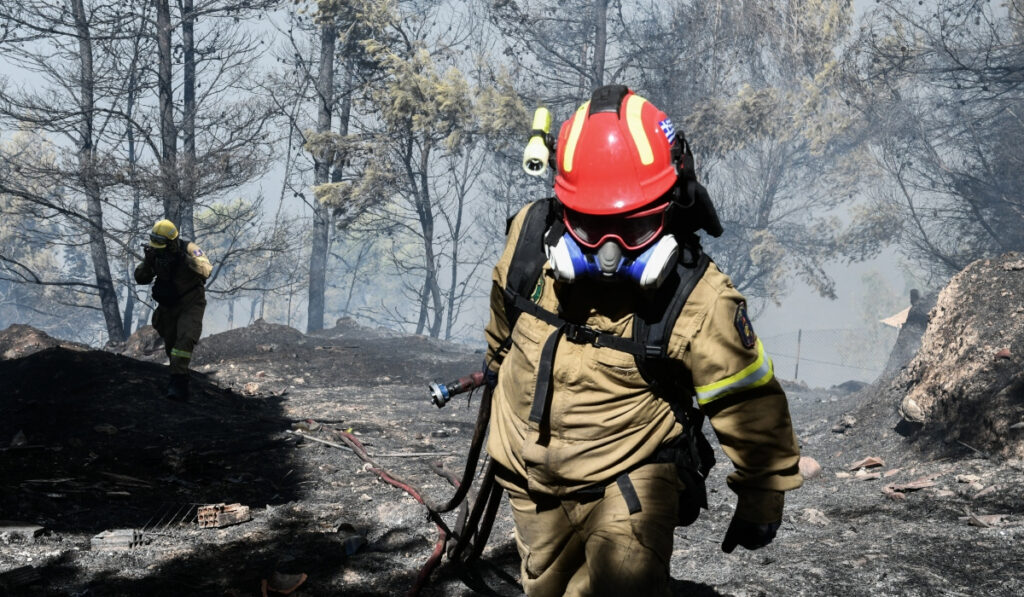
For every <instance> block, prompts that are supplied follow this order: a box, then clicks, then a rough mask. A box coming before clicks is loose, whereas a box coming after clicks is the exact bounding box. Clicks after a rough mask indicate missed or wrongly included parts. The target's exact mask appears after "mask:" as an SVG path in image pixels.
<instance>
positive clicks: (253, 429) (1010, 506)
mask: <svg viewBox="0 0 1024 597" xmlns="http://www.w3.org/2000/svg"><path fill="white" fill-rule="evenodd" d="M0 340H2V338H0ZM0 344H2V342H0ZM45 346H46V345H45V343H44V344H42V345H40V346H38V347H37V349H39V348H41V349H42V350H38V352H34V353H30V354H25V353H28V352H29V351H21V352H15V353H11V352H10V351H7V353H5V354H6V356H4V357H3V358H5V359H6V360H0V412H2V413H3V414H2V417H0V445H2V446H3V447H2V448H0V471H2V472H3V474H2V476H0V519H2V520H4V521H14V522H17V523H19V524H20V525H21V526H25V524H31V525H38V526H39V527H42V528H41V530H38V531H31V530H29V531H17V530H14V529H15V528H16V527H18V526H19V525H14V524H11V523H10V522H2V523H0V527H4V528H6V529H7V530H6V531H4V530H3V528H0V594H6V595H61V596H69V595H78V596H90V597H93V596H96V597H98V596H106V595H147V596H150V597H163V596H168V597H169V596H172V595H173V596H180V595H204V596H205V595H211V596H221V595H238V596H248V595H260V594H261V590H260V588H261V581H262V580H263V579H271V578H272V575H273V574H274V573H275V572H278V573H284V574H296V573H305V574H306V575H307V580H306V581H305V583H304V584H302V585H301V586H300V587H299V588H298V590H297V591H296V592H294V593H292V594H293V595H306V596H319V595H341V594H344V595H395V594H403V593H405V592H406V591H407V590H408V589H409V588H410V587H411V586H412V585H413V583H414V581H415V578H416V575H417V573H418V572H419V570H420V568H421V567H422V566H423V564H424V563H425V562H426V561H427V558H428V556H429V555H430V552H431V550H432V549H433V545H434V542H435V540H436V538H437V530H436V527H435V526H434V525H433V524H432V523H430V522H429V521H428V520H427V518H426V516H425V510H424V508H423V506H421V505H420V504H418V503H417V502H416V501H415V500H414V499H413V498H412V497H410V496H408V495H407V494H406V493H404V492H403V491H402V490H400V489H398V488H396V487H393V486H391V485H388V484H386V483H384V482H382V481H380V480H379V479H378V477H377V476H376V475H375V474H373V473H372V472H370V471H368V470H366V468H365V466H364V463H363V461H361V460H360V459H359V458H357V457H356V455H354V454H352V453H351V452H348V451H345V450H342V449H338V448H334V447H331V446H328V445H325V444H322V443H318V442H314V441H311V440H309V439H303V438H302V437H300V436H298V435H296V434H294V433H292V431H293V430H296V429H300V428H303V427H305V428H311V429H312V430H310V431H308V433H309V434H310V435H312V436H314V437H317V438H320V439H325V440H328V441H334V442H337V441H338V438H337V432H338V431H342V430H351V432H352V433H353V434H354V435H355V436H356V437H357V438H359V439H360V440H361V441H362V442H363V443H364V444H365V445H366V446H367V450H368V451H369V452H370V454H371V455H372V456H374V458H375V460H376V461H377V462H378V463H379V464H380V466H381V467H383V468H385V469H387V470H389V471H391V472H392V473H394V474H395V475H397V476H399V477H401V478H402V479H403V480H405V481H407V482H409V483H410V484H412V485H415V486H416V487H418V488H419V489H421V490H422V491H423V493H424V494H425V495H426V496H427V497H428V498H430V499H432V500H433V501H435V502H440V501H443V500H444V499H446V498H447V497H448V496H449V495H450V494H451V492H452V489H451V487H450V485H449V483H448V481H447V480H445V479H443V478H441V477H440V476H438V475H437V474H436V473H434V472H433V471H432V470H431V467H430V464H431V463H432V462H441V463H443V466H444V467H445V469H447V470H450V471H454V472H457V473H458V472H461V470H462V466H463V461H464V459H465V453H466V450H467V448H468V445H469V441H470V437H471V435H472V429H473V423H474V420H475V416H476V405H477V400H476V399H473V400H472V402H471V403H469V402H467V400H466V399H464V397H459V398H457V399H456V400H455V401H453V402H452V403H451V404H449V405H448V406H447V407H445V408H444V409H441V410H438V409H437V408H435V407H434V406H432V405H431V404H430V402H429V399H428V392H427V390H426V384H427V383H428V381H430V380H434V379H439V380H440V379H443V380H448V379H452V378H454V377H457V376H460V375H463V374H466V373H468V372H471V371H473V370H475V369H477V368H479V366H480V362H481V359H482V355H481V353H479V352H474V351H472V350H468V349H466V348H464V347H459V346H455V345H449V344H445V343H442V342H437V341H431V340H427V339H424V338H419V337H416V338H408V337H399V336H395V335H392V334H390V333H387V332H385V331H379V330H369V329H365V328H360V327H358V326H355V325H352V324H350V323H343V324H342V325H339V327H337V328H335V329H333V330H328V331H326V332H323V333H321V334H318V335H315V336H308V335H304V334H301V333H299V332H297V331H295V330H292V329H289V328H286V327H284V326H276V325H271V324H264V323H257V324H254V325H253V326H250V327H248V328H243V329H238V330H233V331H231V332H226V333H224V334H219V335H216V336H212V337H209V338H206V339H204V340H203V342H202V344H201V345H200V347H199V348H198V349H197V350H196V359H195V368H196V370H197V379H196V381H195V382H194V385H193V388H194V390H195V393H196V395H195V396H194V397H193V399H192V401H191V402H190V403H188V404H180V403H174V402H169V401H166V400H164V399H163V398H162V394H163V390H164V384H165V380H166V378H165V375H166V371H165V369H164V367H163V366H162V365H160V364H158V362H159V360H160V359H159V353H157V356H148V357H147V356H145V355H143V354H142V353H141V352H140V353H137V354H136V355H135V356H136V357H139V358H130V357H128V356H125V355H120V354H113V353H111V352H101V351H88V350H85V349H83V348H81V347H75V346H58V345H57V343H51V345H50V346H51V347H50V348H46V347H45ZM787 387H788V390H789V396H790V405H791V411H792V414H793V418H794V421H795V425H796V429H797V433H798V436H799V437H800V439H801V442H802V445H803V451H804V454H805V455H806V456H810V457H813V458H815V459H816V460H817V461H818V462H820V464H821V466H822V467H823V472H822V474H821V475H820V476H818V477H816V478H813V479H810V480H808V481H807V482H806V484H805V485H804V487H803V488H801V489H800V490H797V491H795V492H792V493H790V494H789V495H788V502H787V514H786V516H785V520H784V524H783V527H782V530H781V532H780V535H779V537H778V539H777V540H776V541H775V543H773V544H772V545H771V546H769V547H767V548H765V549H762V550H758V551H755V552H747V551H744V550H742V549H739V550H738V551H737V552H734V553H733V554H732V555H725V554H723V553H722V552H721V550H720V549H719V543H720V541H721V537H722V535H723V534H724V532H725V528H726V526H727V524H728V521H729V518H730V516H731V513H732V507H733V504H734V497H733V496H732V494H731V492H729V490H728V489H727V488H726V487H725V482H724V479H725V475H726V474H727V473H728V471H729V464H728V463H727V462H722V461H723V460H724V456H720V459H719V460H720V462H719V466H717V467H716V468H715V469H714V471H713V472H712V476H711V478H710V481H709V487H710V490H711V493H710V495H709V498H710V500H709V501H710V509H709V511H708V512H705V513H704V514H703V515H702V516H701V518H700V519H699V520H698V521H697V522H696V523H695V524H694V525H692V526H690V527H686V528H680V529H677V530H676V546H675V553H674V556H673V559H672V576H673V578H674V579H676V580H675V581H674V584H673V590H674V593H675V594H677V595H698V596H713V595H730V596H735V597H740V596H754V595H814V596H835V595H911V596H914V595H1007V596H1009V595H1020V594H1024V576H1022V574H1021V573H1020V571H1021V570H1024V547H1022V545H1021V539H1022V538H1024V526H1022V525H1024V492H1022V487H1024V471H1022V466H1021V464H1020V462H1019V461H1005V460H1000V459H998V458H996V457H989V456H987V455H985V454H982V453H980V452H979V451H977V450H976V449H974V448H972V447H969V446H966V445H964V444H961V443H959V442H953V443H950V444H943V443H941V442H939V443H936V442H934V441H929V440H927V438H926V437H925V436H923V435H921V434H917V435H915V436H913V437H910V438H905V437H903V436H901V435H899V434H898V433H897V432H896V431H895V430H894V427H895V426H896V423H897V422H898V421H899V417H898V415H897V414H896V405H897V404H898V398H895V397H894V396H892V395H891V391H889V390H887V389H886V388H887V387H888V386H886V385H885V384H878V385H876V386H869V387H867V388H865V389H863V390H861V391H859V392H854V393H849V392H844V391H842V390H840V389H838V388H833V389H832V390H820V389H808V388H804V387H802V386H796V385H793V384H789V385H788V386H787ZM310 421H313V422H315V423H310ZM410 453H416V454H427V455H426V456H396V455H395V454H410ZM868 456H874V457H878V458H881V459H882V460H883V461H884V465H883V466H880V467H876V468H874V469H872V471H871V472H874V471H877V472H878V473H879V475H880V477H881V478H871V477H873V476H874V475H873V474H868V471H864V472H862V473H860V476H857V475H855V474H854V473H853V471H850V470H849V469H850V465H851V464H852V463H853V462H855V461H857V460H860V459H862V458H865V457H868ZM881 475H885V476H881ZM912 481H918V482H919V483H918V485H919V486H923V485H928V484H931V485H930V486H928V487H923V488H920V489H916V490H914V489H906V490H903V491H897V490H898V489H899V487H898V486H900V485H905V484H907V483H909V482H912ZM894 485H895V486H897V487H896V489H897V490H893V489H889V490H885V491H883V490H884V489H885V488H886V487H891V486H894ZM236 502H237V503H241V504H244V505H247V506H249V507H250V508H251V514H252V520H251V521H249V522H246V523H242V524H238V525H234V526H230V527H226V528H223V529H200V528H199V527H198V525H197V523H196V507H197V506H198V505H202V504H212V503H229V504H230V503H236ZM972 515H973V520H971V516H972ZM992 515H1004V516H1003V517H993V516H992ZM452 520H453V517H452V519H449V522H451V521H452ZM979 524H980V525H985V524H987V525H989V526H978V525H979ZM112 529H139V530H142V531H143V534H142V538H141V544H140V545H137V546H135V547H132V548H130V549H125V550H118V551H110V550H103V549H91V544H90V538H91V537H93V536H94V535H96V534H98V533H100V532H102V531H105V530H112ZM484 555H485V559H486V561H487V566H486V567H485V568H484V573H483V574H484V577H485V578H486V580H487V581H488V583H489V585H490V587H491V588H492V589H494V590H495V591H496V592H497V593H498V594H502V595H519V594H521V593H520V591H519V589H518V587H517V586H515V585H514V584H512V583H510V582H509V581H508V580H507V579H508V578H509V577H512V578H514V577H515V576H517V575H518V556H517V555H516V553H515V548H514V545H513V542H512V539H511V521H510V518H509V514H508V511H507V507H503V509H502V510H501V511H500V513H499V516H498V520H497V523H496V525H495V529H494V531H493V532H492V534H491V540H490V543H489V545H488V548H487V550H486V551H485V554H484ZM455 572H456V571H455V570H453V569H451V568H448V567H442V568H440V569H439V570H437V571H436V572H435V573H434V575H433V577H432V582H431V584H430V585H428V586H427V587H426V588H425V589H424V590H423V591H422V592H421V594H423V595H469V594H474V592H473V591H472V590H470V589H468V588H466V587H465V586H464V585H463V584H462V583H461V582H460V581H459V580H458V578H457V576H456V574H455ZM269 594H270V595H273V594H275V593H273V592H271V593H269ZM277 594H280V593H277Z"/></svg>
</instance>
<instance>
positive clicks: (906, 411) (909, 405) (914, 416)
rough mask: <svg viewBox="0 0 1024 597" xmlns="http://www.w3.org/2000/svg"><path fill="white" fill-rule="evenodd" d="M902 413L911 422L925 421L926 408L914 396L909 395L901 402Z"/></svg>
mask: <svg viewBox="0 0 1024 597" xmlns="http://www.w3.org/2000/svg"><path fill="white" fill-rule="evenodd" d="M900 413H901V414H902V415H903V418H904V419H906V420H908V421H910V422H911V423H924V409H922V408H921V407H920V406H919V405H918V404H917V402H914V399H913V398H910V397H907V398H904V399H903V402H902V403H901V404H900Z"/></svg>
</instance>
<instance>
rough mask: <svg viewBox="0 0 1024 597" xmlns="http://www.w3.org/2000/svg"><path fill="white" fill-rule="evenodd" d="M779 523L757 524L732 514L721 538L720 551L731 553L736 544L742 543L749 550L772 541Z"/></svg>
mask: <svg viewBox="0 0 1024 597" xmlns="http://www.w3.org/2000/svg"><path fill="white" fill-rule="evenodd" d="M781 524H782V523H781V522H770V523H767V524H758V523H756V522H749V521H746V520H743V519H742V518H738V517H737V516H736V515H733V517H732V522H730V523H729V530H727V531H725V539H723V540H722V551H724V552H725V553H732V550H734V549H736V546H737V545H742V546H743V547H745V548H747V549H749V550H751V551H753V550H755V549H760V548H762V547H764V546H765V545H768V544H769V543H771V542H772V539H774V538H775V533H776V531H778V530H779V526H780V525H781Z"/></svg>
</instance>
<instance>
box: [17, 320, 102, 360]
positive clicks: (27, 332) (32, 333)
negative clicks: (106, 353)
mask: <svg viewBox="0 0 1024 597" xmlns="http://www.w3.org/2000/svg"><path fill="white" fill-rule="evenodd" d="M58 346H63V347H64V348H68V349H71V350H88V347H87V346H85V345H83V344H78V343H75V342H68V341H66V340H58V339H56V338H52V337H50V336H49V335H47V333H46V332H44V331H42V330H37V329H36V328H34V327H32V326H30V325H22V324H20V323H16V324H14V325H12V326H10V327H8V328H7V329H5V330H3V331H0V360H4V359H18V358H21V357H24V356H28V355H30V354H33V353H37V352H39V351H41V350H46V349H47V348H55V347H58Z"/></svg>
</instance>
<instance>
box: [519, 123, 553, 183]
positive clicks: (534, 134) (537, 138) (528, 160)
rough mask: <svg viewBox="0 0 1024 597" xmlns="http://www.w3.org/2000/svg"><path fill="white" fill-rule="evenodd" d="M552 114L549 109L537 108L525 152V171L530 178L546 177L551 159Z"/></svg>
mask: <svg viewBox="0 0 1024 597" xmlns="http://www.w3.org/2000/svg"><path fill="white" fill-rule="evenodd" d="M550 132H551V112H550V111H549V110H548V109H547V108H543V107H541V108H537V110H536V111H535V112H534V113H533V125H532V126H531V127H530V141H529V142H528V143H527V144H526V150H524V151H523V170H525V171H526V173H527V174H529V175H530V176H544V174H545V173H546V172H547V170H548V161H549V160H550V158H551V143H550V138H549V136H548V135H549V133H550Z"/></svg>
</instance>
